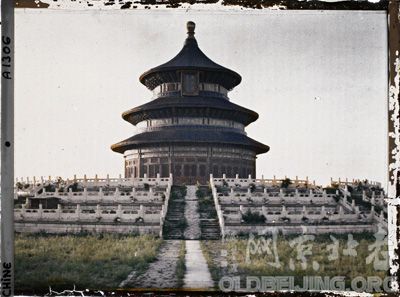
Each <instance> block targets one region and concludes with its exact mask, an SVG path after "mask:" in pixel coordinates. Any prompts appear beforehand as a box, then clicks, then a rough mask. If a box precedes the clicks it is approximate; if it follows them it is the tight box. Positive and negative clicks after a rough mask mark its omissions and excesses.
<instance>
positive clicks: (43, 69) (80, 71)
mask: <svg viewBox="0 0 400 297" xmlns="http://www.w3.org/2000/svg"><path fill="white" fill-rule="evenodd" d="M15 19H16V51H15V52H16V85H15V87H16V92H15V94H16V116H15V119H16V123H15V133H16V138H15V140H16V144H15V166H16V167H15V173H16V176H24V177H26V176H30V177H32V176H33V175H35V176H41V175H43V176H48V175H52V176H62V177H65V178H66V177H72V176H73V174H75V173H76V174H77V175H83V174H84V173H86V174H88V175H90V176H93V175H94V174H96V173H97V174H99V175H101V176H104V175H105V174H107V173H109V174H110V175H111V176H117V175H118V174H120V173H121V174H122V173H123V157H122V155H120V154H118V153H114V152H112V151H111V149H110V145H111V144H113V143H116V142H118V141H121V140H123V139H126V138H128V137H130V136H131V135H132V134H133V133H134V132H135V129H134V127H133V126H132V125H131V124H129V123H128V122H125V121H124V120H122V118H121V113H122V112H123V111H126V110H128V109H130V108H132V107H135V106H138V105H140V104H143V103H146V102H148V101H149V100H151V96H152V94H151V92H150V91H149V90H147V89H146V88H145V87H144V86H143V85H141V84H140V82H139V80H138V78H139V76H140V74H142V73H143V72H144V71H146V70H148V69H149V68H152V67H155V66H157V65H159V64H161V63H164V62H166V61H168V60H169V59H171V58H172V57H174V56H175V55H176V54H177V53H178V51H179V50H180V49H181V47H182V45H183V42H184V39H185V38H186V22H187V21H188V20H192V21H195V22H196V35H195V37H196V38H197V41H198V43H199V46H200V48H201V49H202V50H203V52H204V53H205V54H206V55H208V57H209V58H211V59H212V60H213V61H215V62H217V63H219V64H221V65H223V66H226V67H228V68H230V69H232V70H235V71H237V72H238V73H239V74H240V75H241V76H242V78H243V79H242V83H241V84H240V85H239V86H237V87H236V89H234V90H233V91H232V92H230V94H229V95H230V98H231V101H232V102H234V103H236V104H239V105H242V106H244V107H247V108H250V109H253V110H255V111H257V112H258V113H259V115H260V118H259V120H257V121H256V122H255V123H253V124H251V125H250V126H248V127H247V129H246V130H247V132H248V135H249V136H250V137H252V138H254V139H256V140H258V141H260V142H263V143H265V144H267V145H269V146H270V148H271V149H270V151H269V152H268V153H267V154H264V155H260V156H259V157H258V160H257V175H258V177H261V174H263V175H264V176H265V177H272V176H273V175H276V176H277V177H282V176H284V175H287V176H289V177H292V178H294V177H295V176H296V175H298V176H299V177H301V178H304V177H305V176H309V177H310V179H315V180H317V182H320V183H323V184H325V183H327V182H328V181H329V178H330V177H331V176H333V177H335V178H336V177H342V178H345V177H348V178H350V179H351V178H361V179H364V178H367V179H370V180H376V181H380V182H384V183H386V181H387V178H386V171H387V169H386V168H387V151H386V150H387V140H386V139H387V137H386V135H387V112H386V110H387V35H386V26H387V18H386V14H385V13H384V12H350V11H345V12H334V11H331V12H320V11H307V12H306V11H288V12H286V11H253V12H247V13H240V12H229V13H228V12H223V11H221V10H219V11H197V12H196V11H189V12H185V11H168V12H165V11H154V10H150V11H134V10H131V11H87V12H86V11H73V12H69V11H50V10H20V9H17V10H16V18H15Z"/></svg>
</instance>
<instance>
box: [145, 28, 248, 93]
mask: <svg viewBox="0 0 400 297" xmlns="http://www.w3.org/2000/svg"><path fill="white" fill-rule="evenodd" d="M194 29H195V23H193V22H188V23H187V30H188V32H187V34H188V37H187V38H186V40H185V43H184V45H183V48H182V49H181V51H180V52H179V53H178V54H177V55H176V56H175V57H174V58H172V59H171V60H170V61H168V62H167V63H164V64H162V65H160V66H157V67H155V68H152V69H150V70H148V71H146V72H145V73H143V74H142V75H141V76H140V78H139V79H140V82H141V83H142V84H144V85H145V86H146V87H147V88H149V89H150V90H153V89H154V88H155V87H157V86H158V85H160V84H162V83H165V82H180V74H179V71H181V70H197V71H199V72H200V81H201V82H206V83H216V84H219V85H221V86H223V87H224V88H226V89H227V90H231V89H233V88H234V87H235V86H237V85H238V84H239V83H240V82H241V80H242V78H241V76H240V75H239V74H238V73H236V72H235V71H233V70H230V69H228V68H225V67H223V66H221V65H219V64H217V63H215V62H213V61H212V60H211V59H209V58H208V57H207V56H206V55H205V54H204V53H203V52H202V51H201V50H200V48H199V47H198V45H197V41H196V39H195V38H194Z"/></svg>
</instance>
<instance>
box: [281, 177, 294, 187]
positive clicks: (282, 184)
mask: <svg viewBox="0 0 400 297" xmlns="http://www.w3.org/2000/svg"><path fill="white" fill-rule="evenodd" d="M291 184H292V181H291V180H290V178H285V179H284V180H282V183H281V187H282V188H285V189H287V188H288V187H289V186H290V185H291Z"/></svg>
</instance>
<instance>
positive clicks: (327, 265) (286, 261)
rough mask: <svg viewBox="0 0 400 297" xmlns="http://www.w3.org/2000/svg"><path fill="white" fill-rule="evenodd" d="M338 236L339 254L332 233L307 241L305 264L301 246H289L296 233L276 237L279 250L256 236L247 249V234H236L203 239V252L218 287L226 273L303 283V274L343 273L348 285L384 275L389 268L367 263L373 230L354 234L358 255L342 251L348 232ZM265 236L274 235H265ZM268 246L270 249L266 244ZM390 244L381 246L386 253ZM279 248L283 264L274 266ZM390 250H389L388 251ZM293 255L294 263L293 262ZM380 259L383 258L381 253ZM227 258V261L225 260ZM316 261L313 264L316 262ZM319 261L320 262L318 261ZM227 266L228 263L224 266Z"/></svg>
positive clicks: (336, 236)
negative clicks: (358, 278)
mask: <svg viewBox="0 0 400 297" xmlns="http://www.w3.org/2000/svg"><path fill="white" fill-rule="evenodd" d="M333 236H334V237H335V238H336V239H337V240H338V244H339V245H338V255H337V256H338V257H337V258H336V259H333V258H329V256H332V250H330V249H328V248H327V245H330V244H332V243H333V241H332V240H331V239H330V237H329V235H328V236H325V235H319V236H316V237H315V239H314V240H313V241H307V242H305V243H304V244H310V243H311V244H312V246H311V253H312V254H310V255H307V254H306V255H305V256H304V258H303V260H304V261H305V262H306V265H307V266H306V267H304V266H302V265H301V263H302V260H301V259H300V258H298V257H297V256H298V254H299V253H298V249H297V246H296V245H293V246H290V245H289V242H290V241H291V240H293V239H294V238H295V237H297V236H287V237H284V236H279V237H278V239H277V241H276V250H274V249H273V246H272V244H266V245H265V244H263V243H265V242H263V241H262V239H261V238H255V240H254V241H253V243H254V242H255V243H256V244H258V245H257V247H256V245H253V244H252V245H249V247H250V246H251V249H252V252H251V253H248V255H249V257H247V260H246V252H247V251H248V243H249V240H248V239H247V238H233V239H226V240H225V241H202V243H201V245H202V250H203V254H204V256H205V258H206V260H207V263H208V266H209V269H210V272H211V275H212V277H213V280H214V282H215V285H216V287H217V286H218V282H219V280H220V279H221V277H223V276H240V277H241V278H240V280H241V281H244V282H245V277H246V276H256V277H261V276H294V279H295V284H299V285H301V284H302V280H303V276H322V277H323V276H330V277H333V276H344V277H345V281H346V285H347V284H350V281H351V280H352V279H353V278H354V277H356V276H362V277H367V276H378V277H380V278H382V279H383V278H384V277H385V276H386V275H387V272H386V271H381V270H375V269H374V265H373V261H372V263H370V264H366V258H367V257H368V255H370V253H371V251H369V250H368V246H369V245H371V244H373V243H374V242H375V238H374V237H373V236H372V234H359V235H356V234H355V235H354V240H356V241H357V242H358V244H359V245H358V246H357V247H355V250H356V251H357V255H356V256H354V257H353V256H349V255H343V250H344V249H346V248H347V236H346V237H344V236H340V235H333ZM264 238H265V239H268V238H272V236H269V237H264ZM266 247H269V250H268V249H267V248H266ZM385 248H386V250H387V245H385V246H383V247H381V251H382V252H383V253H385ZM274 251H276V252H277V255H278V261H279V262H280V264H281V266H280V267H273V266H272V265H269V264H267V263H268V262H269V263H276V262H275V260H276V258H275V255H276V253H275V252H274ZM386 252H387V251H386ZM290 259H292V263H293V265H290ZM380 259H384V258H383V257H382V255H380ZM224 261H225V263H224ZM313 263H314V265H313ZM316 263H317V264H316ZM224 266H225V267H224Z"/></svg>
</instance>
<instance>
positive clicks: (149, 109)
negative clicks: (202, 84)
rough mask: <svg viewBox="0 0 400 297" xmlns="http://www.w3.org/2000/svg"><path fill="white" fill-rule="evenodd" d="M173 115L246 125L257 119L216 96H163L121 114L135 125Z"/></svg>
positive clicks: (256, 115) (250, 113)
mask: <svg viewBox="0 0 400 297" xmlns="http://www.w3.org/2000/svg"><path fill="white" fill-rule="evenodd" d="M175 116H190V117H193V116H199V117H213V118H220V119H228V120H235V121H237V122H241V123H243V124H244V125H248V124H250V123H252V122H254V121H255V120H257V119H258V114H257V113H256V112H254V111H252V110H250V109H247V108H244V107H242V106H240V105H237V104H234V103H232V102H230V101H229V100H227V99H224V98H218V97H208V96H207V97H206V96H204V97H202V96H196V97H166V98H165V97H163V98H157V99H154V100H153V101H150V102H149V103H146V104H143V105H140V106H138V107H135V108H133V109H131V110H128V111H126V112H124V113H123V114H122V117H123V119H124V120H126V121H128V122H130V123H132V124H133V125H136V124H138V123H140V122H142V121H145V120H149V119H157V118H167V117H175Z"/></svg>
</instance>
